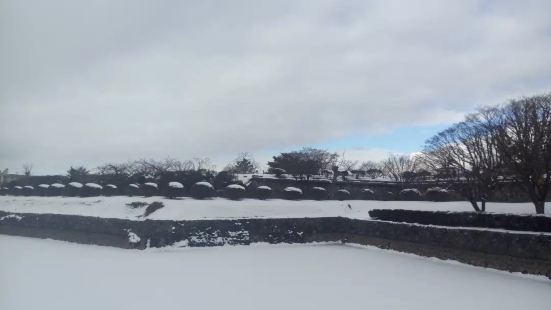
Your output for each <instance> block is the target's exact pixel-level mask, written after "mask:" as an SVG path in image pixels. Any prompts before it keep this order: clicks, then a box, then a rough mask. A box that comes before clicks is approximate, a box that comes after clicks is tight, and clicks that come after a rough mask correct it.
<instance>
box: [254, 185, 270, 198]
mask: <svg viewBox="0 0 551 310" xmlns="http://www.w3.org/2000/svg"><path fill="white" fill-rule="evenodd" d="M271 196H272V188H271V187H269V186H266V185H262V186H259V187H257V188H256V197H257V198H258V199H268V198H270V197H271Z"/></svg>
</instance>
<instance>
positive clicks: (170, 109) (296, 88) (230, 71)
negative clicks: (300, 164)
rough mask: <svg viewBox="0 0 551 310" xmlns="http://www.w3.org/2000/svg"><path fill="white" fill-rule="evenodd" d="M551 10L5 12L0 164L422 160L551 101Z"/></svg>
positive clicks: (38, 4)
mask: <svg viewBox="0 0 551 310" xmlns="http://www.w3.org/2000/svg"><path fill="white" fill-rule="evenodd" d="M550 12H551V1H548V0H542V1H469V0H464V1H442V0H436V1H367V0H359V1H322V0H313V1H297V0H290V1H280V0H278V1H255V0H251V1H235V0H234V1H205V0H201V1H136V0H132V1H112V0H106V1H73V0H67V1H58V0H50V1H42V0H30V1H27V0H2V1H0V126H1V127H0V169H1V168H10V170H11V171H12V172H15V171H17V170H21V166H22V164H23V163H33V164H34V173H35V174H40V173H53V172H58V173H63V172H64V171H65V170H67V168H68V166H70V165H73V166H74V165H86V166H88V167H95V166H97V165H98V164H101V163H104V162H109V161H111V162H122V161H126V160H129V159H138V158H143V157H147V158H158V159H162V158H165V157H167V156H172V157H175V158H179V159H188V158H193V157H199V156H201V157H202V156H209V157H211V158H212V159H213V161H214V162H215V163H216V164H217V166H218V168H223V166H224V164H225V162H226V161H229V160H231V159H232V158H233V157H235V156H236V155H237V153H239V152H243V151H248V152H251V153H252V154H253V155H255V156H256V157H257V159H258V160H260V161H265V160H266V159H268V158H269V156H270V155H274V154H276V153H277V152H279V151H284V150H291V149H294V148H299V147H301V146H317V147H323V148H328V149H331V150H334V151H338V152H340V153H342V152H343V151H345V152H346V153H345V154H346V156H347V157H350V158H353V159H359V160H368V159H380V158H382V157H384V156H385V155H386V154H387V153H388V152H389V151H393V152H404V153H407V152H413V151H416V150H419V149H420V148H421V147H422V143H423V141H424V140H425V139H426V138H429V137H430V136H431V135H432V134H434V133H436V132H437V131H438V130H441V129H443V128H445V127H446V126H447V125H449V124H451V123H453V122H455V121H458V120H459V119H461V117H462V115H463V114H464V113H467V112H471V111H473V110H474V109H475V108H476V107H477V106H480V105H487V104H497V103H501V102H503V101H504V100H506V99H508V98H514V97H518V96H521V95H531V94H536V93H542V92H547V91H550V90H551V87H550V86H551V13H550Z"/></svg>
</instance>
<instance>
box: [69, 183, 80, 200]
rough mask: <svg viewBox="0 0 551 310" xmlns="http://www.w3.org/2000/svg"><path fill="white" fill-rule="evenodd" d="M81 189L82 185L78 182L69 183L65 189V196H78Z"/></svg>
mask: <svg viewBox="0 0 551 310" xmlns="http://www.w3.org/2000/svg"><path fill="white" fill-rule="evenodd" d="M81 189H82V183H79V182H71V183H69V184H67V186H66V187H65V195H66V196H71V197H75V196H78V195H80V191H81Z"/></svg>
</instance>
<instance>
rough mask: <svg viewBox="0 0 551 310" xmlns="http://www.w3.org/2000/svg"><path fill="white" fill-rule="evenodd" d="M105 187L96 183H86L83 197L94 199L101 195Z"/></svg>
mask: <svg viewBox="0 0 551 310" xmlns="http://www.w3.org/2000/svg"><path fill="white" fill-rule="evenodd" d="M102 189H103V187H102V186H101V185H99V184H96V183H86V184H84V187H83V188H82V190H81V195H82V196H83V197H93V196H99V195H101V190H102Z"/></svg>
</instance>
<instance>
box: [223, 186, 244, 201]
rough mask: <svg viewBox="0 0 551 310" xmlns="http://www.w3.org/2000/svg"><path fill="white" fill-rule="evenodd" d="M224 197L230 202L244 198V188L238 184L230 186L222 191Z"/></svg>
mask: <svg viewBox="0 0 551 310" xmlns="http://www.w3.org/2000/svg"><path fill="white" fill-rule="evenodd" d="M224 196H225V197H226V198H229V199H232V200H239V199H243V197H245V187H243V186H241V185H239V184H230V185H228V186H226V188H225V190H224Z"/></svg>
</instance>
